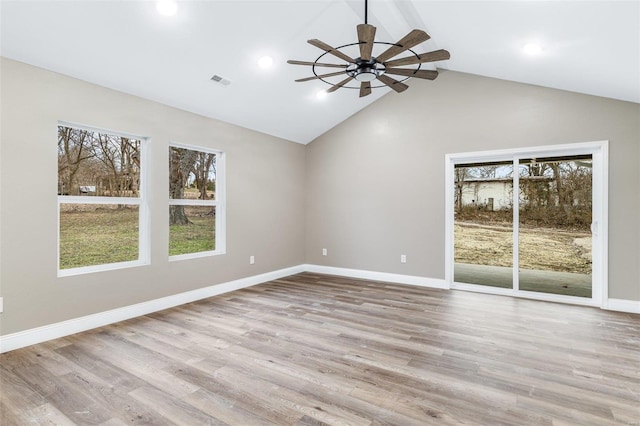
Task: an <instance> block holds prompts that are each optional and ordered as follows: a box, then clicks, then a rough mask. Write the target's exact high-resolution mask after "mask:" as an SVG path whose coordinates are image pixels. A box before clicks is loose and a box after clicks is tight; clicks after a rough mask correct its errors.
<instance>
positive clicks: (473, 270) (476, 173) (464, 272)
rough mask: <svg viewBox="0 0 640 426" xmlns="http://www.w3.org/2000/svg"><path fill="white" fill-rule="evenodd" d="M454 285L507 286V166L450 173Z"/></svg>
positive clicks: (509, 176)
mask: <svg viewBox="0 0 640 426" xmlns="http://www.w3.org/2000/svg"><path fill="white" fill-rule="evenodd" d="M454 183H455V193H454V200H453V201H454V215H455V222H454V241H455V246H454V247H455V252H454V259H455V269H454V281H456V282H460V283H469V284H478V285H485V286H491V287H502V288H512V287H513V209H512V207H513V162H482V163H474V164H457V165H456V166H455V168H454Z"/></svg>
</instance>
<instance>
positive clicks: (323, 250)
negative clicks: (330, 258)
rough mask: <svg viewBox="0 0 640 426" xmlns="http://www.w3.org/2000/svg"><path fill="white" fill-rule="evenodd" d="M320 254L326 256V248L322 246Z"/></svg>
mask: <svg viewBox="0 0 640 426" xmlns="http://www.w3.org/2000/svg"><path fill="white" fill-rule="evenodd" d="M322 255H323V256H326V255H327V249H326V248H323V249H322Z"/></svg>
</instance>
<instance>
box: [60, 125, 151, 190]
mask: <svg viewBox="0 0 640 426" xmlns="http://www.w3.org/2000/svg"><path fill="white" fill-rule="evenodd" d="M58 195H85V196H101V197H139V196H140V140H138V139H132V138H127V137H123V136H117V135H111V134H108V133H101V132H94V131H91V130H82V129H74V128H71V127H67V126H58Z"/></svg>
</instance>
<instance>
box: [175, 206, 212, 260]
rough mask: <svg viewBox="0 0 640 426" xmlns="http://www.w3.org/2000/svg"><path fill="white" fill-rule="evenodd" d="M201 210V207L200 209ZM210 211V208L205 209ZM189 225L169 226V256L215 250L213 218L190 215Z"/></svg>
mask: <svg viewBox="0 0 640 426" xmlns="http://www.w3.org/2000/svg"><path fill="white" fill-rule="evenodd" d="M200 208H201V207H200ZM205 209H206V210H209V211H210V210H211V207H205ZM187 217H188V218H189V220H190V221H191V223H190V224H189V225H171V226H169V256H175V255H178V254H187V253H199V252H202V251H210V250H215V248H216V240H215V226H216V220H215V216H206V215H203V216H199V215H195V214H190V213H189V210H187Z"/></svg>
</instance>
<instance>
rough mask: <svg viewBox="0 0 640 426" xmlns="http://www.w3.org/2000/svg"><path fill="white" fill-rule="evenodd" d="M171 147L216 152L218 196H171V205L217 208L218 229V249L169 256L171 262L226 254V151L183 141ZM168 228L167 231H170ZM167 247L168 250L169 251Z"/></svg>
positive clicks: (171, 144)
mask: <svg viewBox="0 0 640 426" xmlns="http://www.w3.org/2000/svg"><path fill="white" fill-rule="evenodd" d="M171 147H176V148H184V149H189V150H191V151H199V152H206V153H209V154H216V198H215V200H187V199H179V200H177V199H173V198H169V204H168V205H169V206H212V207H215V208H216V229H215V240H216V249H215V250H207V251H199V252H195V253H185V254H176V255H173V256H169V262H174V261H180V260H188V259H197V258H202V257H210V256H218V255H221V254H226V252H227V244H226V242H227V233H226V225H227V221H226V218H227V215H226V204H227V203H226V201H227V198H226V194H227V188H226V180H225V177H226V165H225V162H226V155H225V153H224V151H220V150H217V149H211V148H206V147H202V146H196V145H187V144H182V143H174V142H171V143H169V149H171ZM168 230H169V229H168V228H167V233H168ZM168 249H169V248H168V247H167V251H168Z"/></svg>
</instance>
